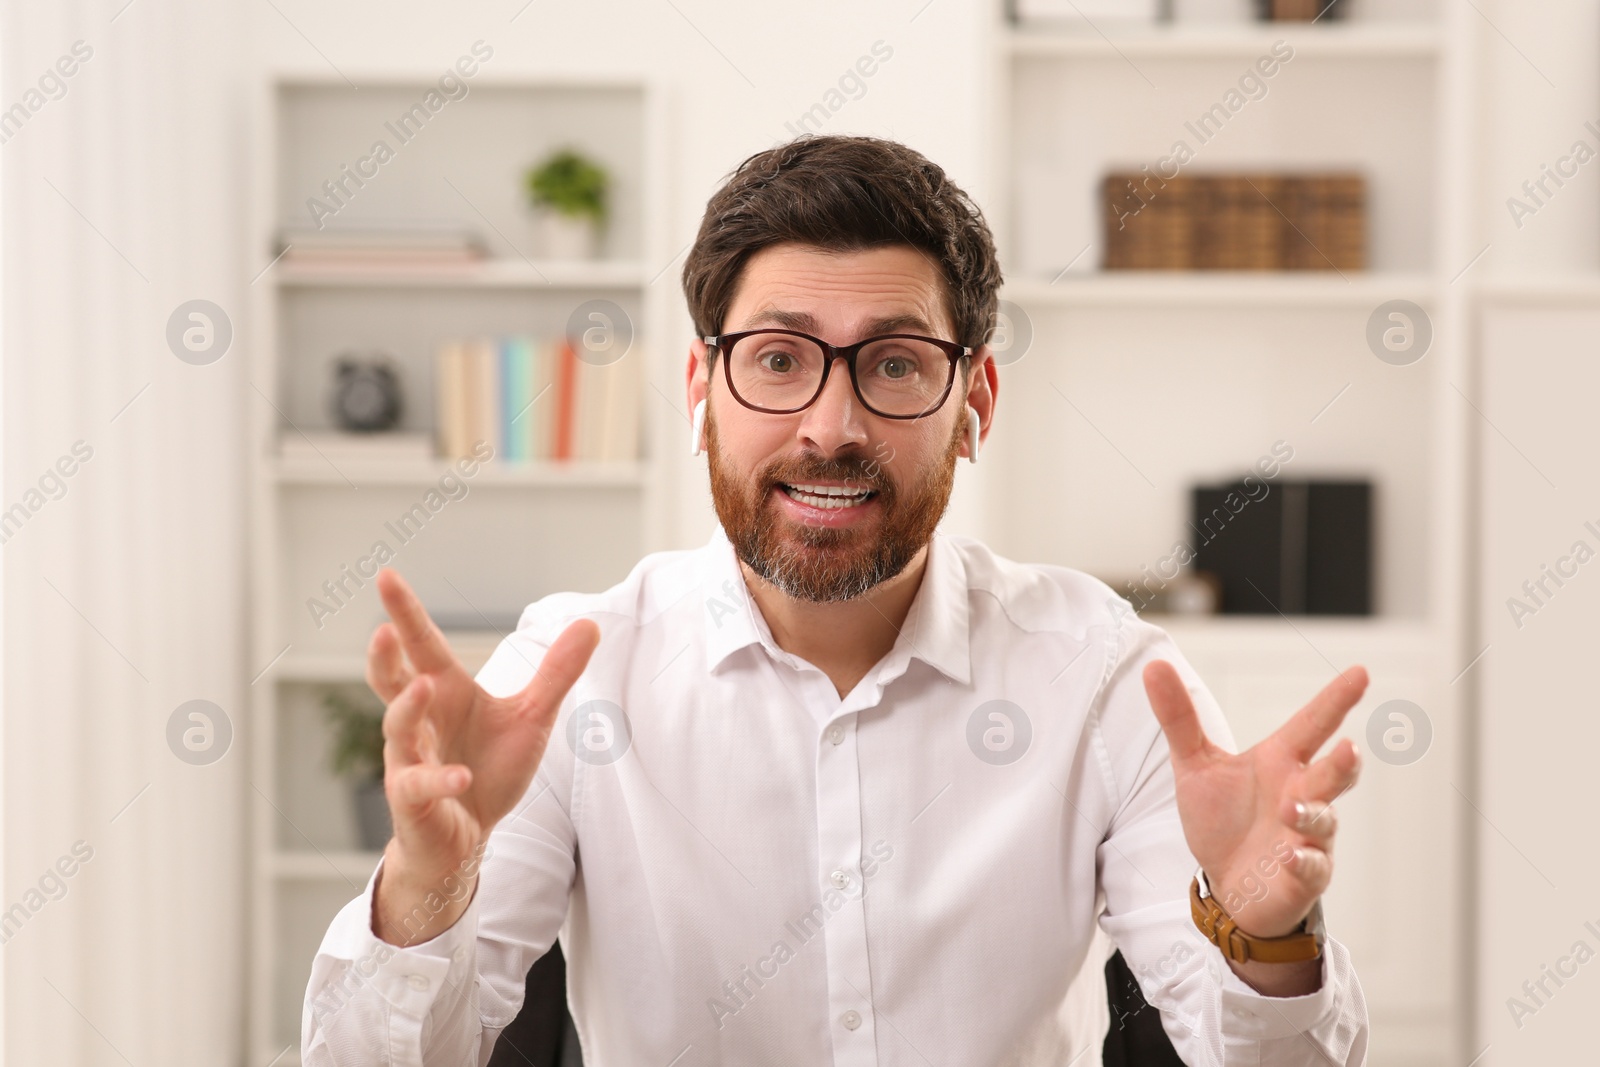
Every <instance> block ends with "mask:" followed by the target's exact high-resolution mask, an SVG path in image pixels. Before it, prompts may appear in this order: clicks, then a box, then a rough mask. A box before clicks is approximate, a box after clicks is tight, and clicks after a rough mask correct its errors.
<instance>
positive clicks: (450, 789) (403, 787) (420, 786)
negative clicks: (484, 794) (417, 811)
mask: <svg viewBox="0 0 1600 1067" xmlns="http://www.w3.org/2000/svg"><path fill="white" fill-rule="evenodd" d="M471 785H472V769H471V768H469V767H467V766H466V765H464V764H460V763H414V764H412V765H411V766H409V767H402V768H401V769H400V770H398V771H396V772H395V773H394V774H393V775H385V776H384V793H385V795H386V796H388V798H389V801H390V803H393V804H402V805H405V806H406V807H408V808H418V807H421V806H422V805H424V804H428V803H430V802H432V801H435V800H442V799H443V798H445V797H454V796H460V795H461V794H462V793H465V792H466V791H467V789H468V788H470V787H471Z"/></svg>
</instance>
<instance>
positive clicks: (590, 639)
mask: <svg viewBox="0 0 1600 1067" xmlns="http://www.w3.org/2000/svg"><path fill="white" fill-rule="evenodd" d="M599 644H600V627H599V625H597V624H596V623H595V622H594V620H592V619H578V620H576V621H575V622H573V623H572V625H570V626H568V627H567V628H566V629H565V630H562V631H561V634H560V636H558V637H557V638H556V639H555V640H554V641H552V642H551V643H550V648H549V649H548V650H547V651H546V652H545V654H544V658H543V659H542V660H540V661H539V666H538V669H537V670H535V671H534V672H533V677H532V678H531V679H529V680H528V684H527V685H525V686H523V688H522V692H520V693H518V694H517V703H518V704H519V705H520V706H521V707H522V708H524V709H526V710H530V711H532V712H533V714H534V715H535V716H536V717H537V718H541V719H548V718H551V717H553V716H554V714H555V711H556V709H557V708H559V707H560V706H561V701H562V699H564V698H565V697H566V695H567V690H569V689H571V688H572V686H573V684H574V683H575V682H577V680H578V678H579V677H580V676H581V675H582V674H583V671H584V668H586V667H587V666H588V665H589V657H590V656H592V655H593V654H594V650H595V649H596V648H597V647H598V646H599Z"/></svg>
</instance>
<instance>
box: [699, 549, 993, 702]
mask: <svg viewBox="0 0 1600 1067" xmlns="http://www.w3.org/2000/svg"><path fill="white" fill-rule="evenodd" d="M705 550H706V552H707V553H708V556H709V565H708V566H707V567H706V569H705V573H704V578H703V579H702V584H701V589H700V592H701V599H702V601H703V602H704V605H705V633H706V669H707V670H708V671H715V670H716V669H717V668H718V667H719V666H720V665H721V664H722V661H723V660H725V659H727V658H728V657H729V656H731V655H732V654H733V653H734V652H736V651H738V650H739V649H741V648H744V647H745V646H746V645H752V644H760V645H761V646H763V647H764V648H765V649H766V650H767V652H768V654H769V655H772V656H773V657H774V658H778V659H783V658H786V657H787V656H788V653H786V652H784V651H783V650H782V649H781V648H779V647H778V645H777V643H776V642H775V641H774V640H773V638H772V632H771V630H770V629H768V627H767V623H766V619H764V618H763V617H762V616H761V613H760V611H759V609H758V608H757V607H756V603H755V601H754V600H753V599H751V597H750V593H749V590H748V589H747V588H746V587H745V584H744V572H743V571H742V570H741V569H740V567H739V557H738V554H737V553H736V552H735V551H734V548H733V544H732V542H730V541H729V540H728V535H727V533H726V532H725V531H724V530H723V529H722V525H721V524H720V523H719V524H717V526H716V528H715V529H714V530H713V531H712V534H711V539H710V541H709V542H708V543H707V544H706V549H705ZM912 659H920V660H922V661H923V662H924V663H926V664H928V665H929V666H930V667H933V668H934V669H935V670H937V671H939V672H940V673H942V674H944V675H945V676H947V677H948V678H950V679H951V680H952V681H955V682H958V683H960V684H962V685H966V684H968V683H969V682H970V681H971V680H972V656H971V644H970V640H969V633H968V603H967V572H966V567H965V565H964V564H963V563H962V560H961V553H960V551H959V550H958V549H957V547H956V546H955V545H954V544H952V543H951V541H950V540H949V538H947V537H946V536H945V535H944V534H943V533H941V532H939V531H935V532H934V535H933V538H932V540H931V541H930V542H929V543H928V564H927V569H926V570H925V571H924V572H923V575H922V585H921V586H920V587H919V588H918V589H917V595H916V597H915V599H913V600H912V602H911V610H910V611H909V612H907V613H906V619H905V623H904V624H903V625H902V626H901V628H900V635H899V637H897V638H896V639H895V643H894V647H893V648H892V649H891V650H890V652H889V654H888V656H887V657H886V659H885V661H884V663H883V665H882V677H883V680H884V681H885V682H887V681H890V680H893V679H894V678H897V677H899V676H900V675H901V674H903V673H904V672H905V668H906V665H907V663H908V662H909V661H910V660H912Z"/></svg>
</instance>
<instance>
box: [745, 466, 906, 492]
mask: <svg viewBox="0 0 1600 1067" xmlns="http://www.w3.org/2000/svg"><path fill="white" fill-rule="evenodd" d="M874 468H876V469H874ZM763 478H764V479H765V481H766V484H767V485H768V486H769V487H770V486H776V485H779V484H782V483H786V484H789V485H793V484H794V483H796V482H806V481H840V482H849V483H851V484H852V485H859V486H861V487H862V488H864V489H872V490H877V491H880V492H881V491H882V490H883V489H884V488H885V485H884V483H885V481H886V479H885V478H884V477H883V470H882V464H881V463H880V464H875V463H874V461H872V460H870V459H862V460H859V461H850V460H827V459H822V458H820V457H819V458H816V459H815V460H811V461H800V462H797V463H791V464H783V465H775V466H774V467H772V468H769V469H768V470H767V471H765V472H763Z"/></svg>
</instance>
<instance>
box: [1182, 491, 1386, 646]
mask: <svg viewBox="0 0 1600 1067" xmlns="http://www.w3.org/2000/svg"><path fill="white" fill-rule="evenodd" d="M1190 533H1191V534H1192V535H1193V538H1194V540H1193V541H1192V544H1193V546H1194V549H1195V561H1194V569H1195V570H1197V571H1209V572H1210V573H1212V574H1214V575H1216V576H1217V578H1218V580H1219V581H1220V583H1221V586H1222V613H1223V614H1224V615H1276V614H1279V613H1280V612H1281V613H1282V614H1284V615H1370V614H1372V484H1371V483H1370V482H1309V481H1303V482H1292V481H1280V482H1276V483H1273V482H1267V481H1265V480H1263V479H1260V478H1256V477H1253V476H1252V477H1251V478H1250V479H1248V480H1247V481H1243V482H1236V483H1234V484H1232V485H1223V486H1199V487H1196V488H1195V490H1194V492H1193V514H1192V519H1191V522H1190Z"/></svg>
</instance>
